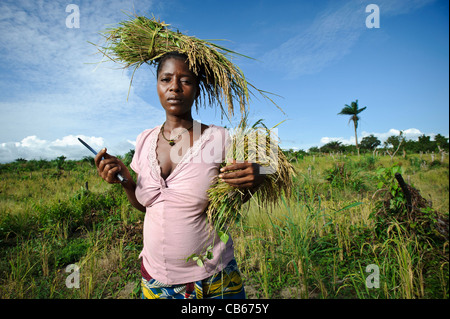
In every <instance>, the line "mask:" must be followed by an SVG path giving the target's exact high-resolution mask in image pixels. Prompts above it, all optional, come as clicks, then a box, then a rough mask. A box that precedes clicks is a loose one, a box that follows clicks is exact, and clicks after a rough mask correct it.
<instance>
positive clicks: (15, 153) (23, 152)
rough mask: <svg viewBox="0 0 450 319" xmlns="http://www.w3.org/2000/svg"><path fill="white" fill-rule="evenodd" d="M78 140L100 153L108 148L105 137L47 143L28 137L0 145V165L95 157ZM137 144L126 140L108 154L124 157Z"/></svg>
mask: <svg viewBox="0 0 450 319" xmlns="http://www.w3.org/2000/svg"><path fill="white" fill-rule="evenodd" d="M78 138H81V139H83V141H85V142H86V143H88V144H89V145H90V146H91V147H92V148H93V149H94V150H96V151H99V150H100V149H101V148H103V147H105V146H106V142H105V140H104V138H103V137H96V136H85V135H76V136H74V135H68V136H64V137H63V138H61V139H56V140H53V141H47V140H43V139H40V138H38V137H37V136H35V135H33V136H27V137H25V138H24V139H22V140H21V141H20V142H6V143H1V144H0V163H7V162H12V161H14V160H16V159H18V158H24V159H26V160H31V159H45V160H52V159H55V158H57V157H59V156H65V157H66V158H67V159H73V160H77V159H81V158H83V157H85V156H93V154H92V153H91V152H90V151H89V150H88V149H87V148H85V147H84V146H83V145H82V144H81V143H80V142H79V141H78ZM134 146H135V142H134V141H131V140H124V141H123V142H121V143H117V144H116V145H113V146H112V147H111V148H108V153H110V154H113V155H124V154H125V153H126V152H128V151H129V150H130V149H134Z"/></svg>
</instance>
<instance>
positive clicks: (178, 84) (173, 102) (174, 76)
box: [157, 58, 199, 116]
mask: <svg viewBox="0 0 450 319" xmlns="http://www.w3.org/2000/svg"><path fill="white" fill-rule="evenodd" d="M157 91H158V96H159V100H160V102H161V105H162V107H163V108H164V109H165V110H166V113H167V114H171V115H175V116H182V115H186V114H187V113H189V115H190V114H191V108H192V105H193V103H194V101H195V99H196V98H197V96H198V94H199V86H198V82H197V78H196V76H195V74H194V73H192V72H191V71H190V70H189V68H188V65H187V64H186V63H185V62H184V61H183V60H181V59H177V58H170V59H167V60H165V62H164V64H163V65H162V67H161V69H160V71H159V74H158V79H157Z"/></svg>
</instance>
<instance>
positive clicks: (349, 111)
mask: <svg viewBox="0 0 450 319" xmlns="http://www.w3.org/2000/svg"><path fill="white" fill-rule="evenodd" d="M366 108H367V106H364V107H363V108H361V109H360V108H358V100H356V101H355V102H352V104H351V105H347V104H345V107H344V108H343V109H342V110H341V111H340V112H339V113H338V115H350V120H348V123H350V121H353V125H354V126H355V144H356V149H357V150H358V154H359V146H358V136H357V135H356V129H357V128H358V121H359V116H358V114H359V113H361V112H362V111H364V110H365V109H366Z"/></svg>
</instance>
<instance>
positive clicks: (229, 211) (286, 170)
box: [206, 115, 295, 242]
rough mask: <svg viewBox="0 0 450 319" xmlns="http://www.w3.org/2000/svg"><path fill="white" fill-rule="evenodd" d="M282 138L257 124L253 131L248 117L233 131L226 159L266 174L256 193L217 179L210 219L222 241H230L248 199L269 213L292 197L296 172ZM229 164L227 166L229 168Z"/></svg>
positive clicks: (214, 185) (271, 130)
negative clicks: (230, 229) (230, 230)
mask: <svg viewBox="0 0 450 319" xmlns="http://www.w3.org/2000/svg"><path fill="white" fill-rule="evenodd" d="M278 142H279V141H278V137H277V135H276V134H275V132H274V130H273V128H272V129H268V128H267V127H266V126H265V125H264V124H263V122H262V120H259V121H257V122H256V123H255V124H253V125H252V126H251V127H250V126H248V124H247V116H246V115H245V116H244V117H243V118H242V120H241V122H240V124H239V126H238V127H237V128H236V129H234V130H231V131H230V144H229V147H228V149H227V154H226V159H232V160H236V161H249V162H251V163H257V164H259V165H260V166H261V170H262V173H264V174H266V175H265V179H264V182H263V184H262V185H260V187H259V188H258V189H257V190H256V191H255V190H253V192H252V191H251V190H246V191H242V190H240V189H238V188H236V187H233V186H230V185H229V184H227V183H225V182H223V181H221V180H220V179H216V181H215V182H214V183H213V185H212V186H211V187H210V189H209V190H208V196H209V201H210V203H209V206H208V209H207V212H206V214H207V216H208V220H209V223H210V224H211V225H212V226H213V227H214V229H215V230H216V231H217V233H218V234H219V237H220V238H221V240H222V241H224V242H226V241H227V240H228V237H229V236H228V231H227V227H228V226H232V225H233V224H234V223H235V222H236V221H237V220H238V219H239V218H240V217H241V211H242V209H241V208H242V205H243V203H244V201H245V199H247V197H248V196H251V197H252V199H255V200H256V203H257V205H258V206H259V207H261V208H262V209H269V208H270V206H275V205H277V204H279V203H280V201H281V198H282V195H284V196H285V197H286V198H288V197H290V196H291V190H292V187H293V177H294V176H295V170H294V168H293V166H292V165H291V163H290V162H289V161H288V159H287V158H286V156H285V155H284V153H283V151H282V150H281V149H280V147H279V146H278ZM227 164H229V163H226V162H224V163H223V164H222V165H223V166H225V165H227Z"/></svg>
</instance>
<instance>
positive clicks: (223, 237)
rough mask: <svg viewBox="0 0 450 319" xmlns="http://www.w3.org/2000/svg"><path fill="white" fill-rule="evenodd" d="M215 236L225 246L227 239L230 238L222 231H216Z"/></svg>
mask: <svg viewBox="0 0 450 319" xmlns="http://www.w3.org/2000/svg"><path fill="white" fill-rule="evenodd" d="M217 234H218V235H219V238H220V240H221V241H222V242H223V243H224V244H226V243H227V242H228V238H230V236H229V235H228V234H227V233H225V232H223V231H218V232H217Z"/></svg>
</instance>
